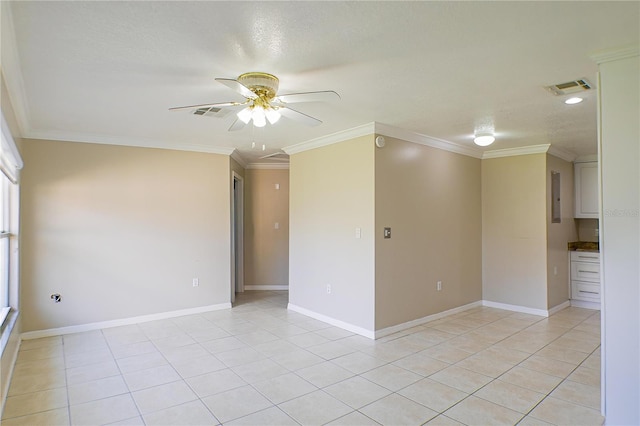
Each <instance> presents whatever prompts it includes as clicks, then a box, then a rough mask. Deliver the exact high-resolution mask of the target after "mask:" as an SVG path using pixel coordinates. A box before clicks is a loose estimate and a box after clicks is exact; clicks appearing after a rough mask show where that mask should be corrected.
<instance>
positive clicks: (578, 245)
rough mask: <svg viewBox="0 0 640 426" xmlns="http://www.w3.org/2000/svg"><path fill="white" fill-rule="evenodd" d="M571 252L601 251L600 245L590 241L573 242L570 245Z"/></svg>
mask: <svg viewBox="0 0 640 426" xmlns="http://www.w3.org/2000/svg"><path fill="white" fill-rule="evenodd" d="M568 246H569V247H568V248H569V250H570V251H575V250H580V251H597V252H599V251H600V243H597V242H596V243H594V242H590V241H573V242H570V243H569V244H568Z"/></svg>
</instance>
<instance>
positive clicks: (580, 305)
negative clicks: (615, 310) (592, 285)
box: [571, 300, 600, 311]
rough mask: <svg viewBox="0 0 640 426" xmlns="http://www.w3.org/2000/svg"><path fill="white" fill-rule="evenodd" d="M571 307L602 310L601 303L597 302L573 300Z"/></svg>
mask: <svg viewBox="0 0 640 426" xmlns="http://www.w3.org/2000/svg"><path fill="white" fill-rule="evenodd" d="M571 306H575V307H576V308H585V309H595V310H597V311H599V310H600V303H597V302H585V301H584V300H571Z"/></svg>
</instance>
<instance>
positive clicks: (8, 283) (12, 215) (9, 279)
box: [0, 114, 23, 337]
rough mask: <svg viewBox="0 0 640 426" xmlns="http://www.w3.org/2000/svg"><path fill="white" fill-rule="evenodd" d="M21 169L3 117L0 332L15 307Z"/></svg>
mask: <svg viewBox="0 0 640 426" xmlns="http://www.w3.org/2000/svg"><path fill="white" fill-rule="evenodd" d="M22 166H23V163H22V158H21V157H20V153H19V152H18V149H17V147H16V145H15V142H14V140H13V137H12V136H11V132H10V130H9V127H8V126H7V123H6V121H5V119H4V114H3V115H2V139H1V143H0V172H2V173H0V326H2V328H4V326H5V321H6V319H7V318H8V317H9V313H10V312H11V307H12V306H13V307H14V308H17V307H18V306H17V297H18V271H17V266H18V259H17V256H18V251H17V233H18V213H19V200H18V193H19V183H18V180H19V177H20V175H19V173H20V169H21V168H22ZM3 331H4V330H3ZM3 334H4V333H3ZM3 337H4V336H3Z"/></svg>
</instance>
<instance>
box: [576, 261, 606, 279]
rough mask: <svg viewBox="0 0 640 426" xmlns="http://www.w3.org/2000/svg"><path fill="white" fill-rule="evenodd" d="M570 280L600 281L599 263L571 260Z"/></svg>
mask: <svg viewBox="0 0 640 426" xmlns="http://www.w3.org/2000/svg"><path fill="white" fill-rule="evenodd" d="M571 280H580V281H592V282H597V283H599V282H600V264H598V263H586V262H571Z"/></svg>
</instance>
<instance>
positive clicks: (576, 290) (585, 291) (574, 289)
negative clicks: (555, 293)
mask: <svg viewBox="0 0 640 426" xmlns="http://www.w3.org/2000/svg"><path fill="white" fill-rule="evenodd" d="M571 298H572V299H576V300H586V301H589V302H599V301H600V284H593V283H588V282H582V281H572V282H571Z"/></svg>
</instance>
